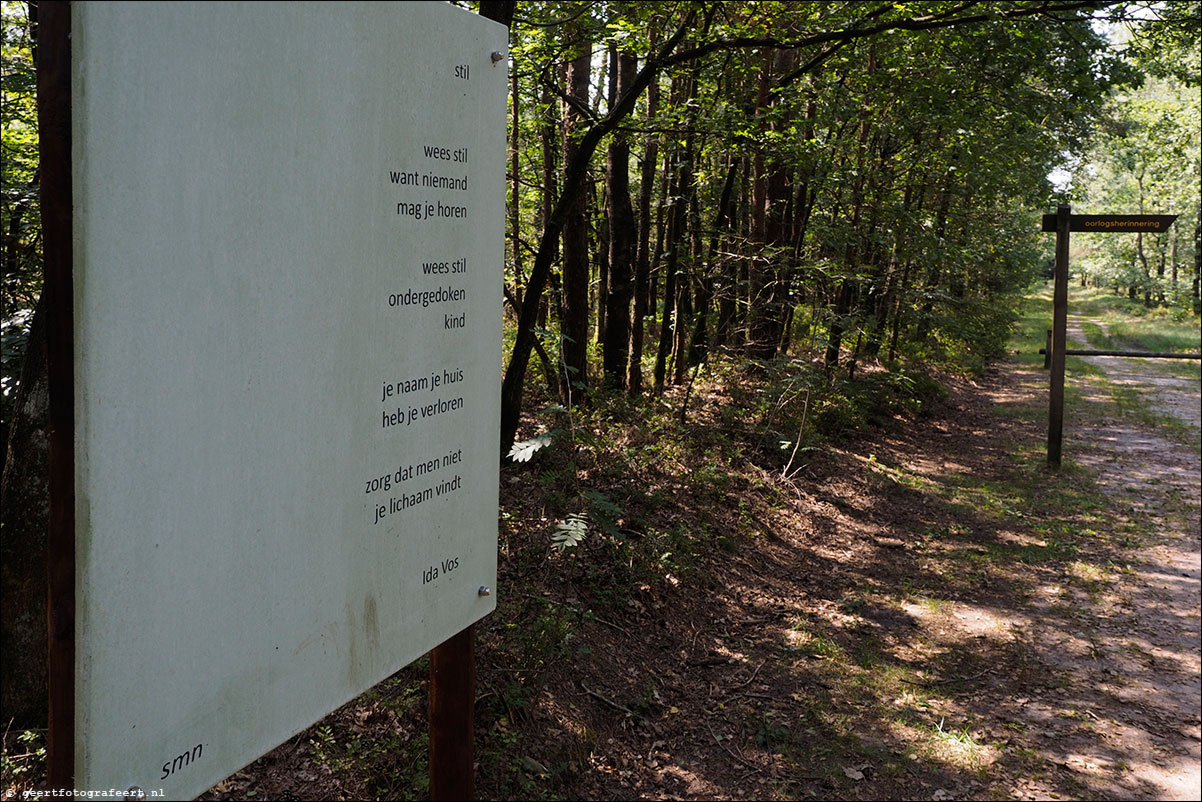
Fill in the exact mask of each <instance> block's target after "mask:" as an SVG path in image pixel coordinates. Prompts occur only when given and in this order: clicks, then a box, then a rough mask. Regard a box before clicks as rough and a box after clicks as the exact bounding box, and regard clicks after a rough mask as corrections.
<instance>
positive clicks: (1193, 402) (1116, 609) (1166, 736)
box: [1065, 317, 1202, 800]
mask: <svg viewBox="0 0 1202 802" xmlns="http://www.w3.org/2000/svg"><path fill="white" fill-rule="evenodd" d="M1081 322H1082V321H1080V320H1077V319H1074V318H1072V317H1070V319H1069V327H1068V336H1069V339H1070V341H1073V340H1075V341H1077V342H1079V343H1084V342H1085V337H1084V334H1083V332H1082V327H1081ZM1084 359H1086V360H1087V361H1089V362H1090V363H1091V364H1093V365H1094V366H1096V367H1097V369H1099V370H1100V371H1101V372H1102V373H1103V375H1104V376H1105V381H1104V382H1097V381H1089V380H1087V379H1083V378H1081V377H1072V376H1071V375H1070V376H1069V377H1068V379H1067V381H1068V382H1076V383H1078V386H1081V387H1083V388H1084V390H1083V393H1084V401H1085V403H1084V404H1082V405H1081V408H1080V409H1079V410H1078V411H1077V414H1074V413H1073V411H1072V410H1069V411H1068V412H1067V413H1066V431H1065V453H1066V455H1068V456H1069V457H1070V458H1071V459H1073V460H1075V461H1076V462H1078V463H1080V464H1083V465H1085V466H1088V467H1089V468H1091V469H1093V470H1095V471H1097V473H1098V476H1099V479H1098V481H1099V483H1100V484H1101V486H1102V487H1103V488H1105V489H1106V490H1107V492H1108V494H1110V495H1112V496H1115V497H1118V498H1120V499H1123V500H1124V503H1129V505H1130V509H1131V512H1132V514H1133V515H1141V516H1146V517H1147V518H1150V520H1151V521H1152V522H1153V524H1154V527H1153V528H1154V531H1155V536H1154V537H1153V538H1151V539H1150V542H1147V543H1145V544H1144V545H1145V547H1144V548H1142V549H1141V550H1140V552H1139V553H1140V560H1139V562H1137V563H1135V564H1133V565H1131V566H1130V567H1129V571H1128V573H1127V574H1126V575H1125V576H1124V577H1123V579H1122V581H1121V582H1119V583H1117V585H1116V586H1115V588H1114V592H1113V593H1112V594H1108V596H1109V597H1110V598H1107V599H1106V600H1104V601H1103V602H1102V604H1103V606H1104V612H1105V616H1104V617H1102V618H1098V617H1096V616H1095V622H1097V623H1096V624H1095V627H1096V628H1095V629H1094V632H1093V633H1092V634H1093V637H1092V638H1091V639H1090V640H1091V646H1090V648H1089V649H1087V650H1085V654H1080V653H1076V654H1074V653H1073V652H1072V650H1067V651H1066V655H1067V656H1066V662H1068V663H1070V664H1074V667H1075V669H1076V673H1077V674H1078V676H1079V677H1080V678H1081V679H1082V680H1083V681H1085V682H1087V683H1089V684H1090V685H1091V686H1092V687H1093V688H1094V689H1095V690H1097V691H1101V692H1102V693H1104V695H1105V696H1106V697H1109V698H1111V699H1113V700H1114V702H1115V703H1117V705H1121V707H1118V706H1116V707H1115V708H1112V709H1111V711H1110V712H1111V715H1105V716H1103V717H1102V718H1101V719H1100V720H1099V721H1098V722H1097V725H1098V729H1099V730H1101V733H1102V735H1103V737H1104V739H1105V740H1106V741H1107V742H1109V743H1111V744H1113V745H1114V746H1115V747H1116V749H1115V752H1116V754H1117V753H1122V754H1125V755H1127V756H1128V757H1126V758H1124V760H1125V762H1126V764H1127V766H1128V768H1129V771H1128V772H1127V773H1126V774H1125V776H1124V778H1123V781H1122V782H1121V783H1120V784H1119V786H1118V787H1117V788H1115V789H1114V791H1116V792H1125V793H1127V794H1129V795H1130V797H1131V798H1148V799H1189V800H1192V799H1198V798H1200V796H1202V769H1200V766H1202V750H1200V748H1199V742H1200V741H1202V723H1200V720H1199V710H1200V709H1202V679H1200V678H1202V665H1200V660H1199V642H1200V638H1202V630H1200V626H1199V621H1200V608H1202V550H1200V536H1199V529H1200V525H1199V506H1200V501H1202V500H1200V498H1199V496H1200V492H1199V488H1200V480H1199V476H1200V472H1202V464H1200V460H1199V454H1198V448H1197V445H1196V444H1197V442H1198V437H1199V436H1200V431H1202V426H1200V421H1202V402H1200V396H1199V387H1198V381H1197V380H1196V379H1185V378H1180V377H1175V376H1171V375H1167V374H1166V373H1164V372H1162V371H1160V370H1158V369H1157V368H1155V367H1154V366H1153V365H1151V364H1149V360H1141V359H1131V358H1114V357H1084ZM1107 383H1110V384H1114V385H1120V386H1123V387H1127V388H1131V389H1134V390H1135V391H1136V392H1137V393H1138V394H1139V395H1140V397H1142V398H1144V399H1146V400H1147V402H1148V404H1149V405H1150V406H1151V407H1152V408H1153V409H1154V410H1155V411H1156V412H1157V413H1159V414H1162V415H1171V416H1173V417H1175V418H1177V419H1179V420H1181V421H1183V422H1185V423H1186V424H1188V425H1189V427H1190V429H1189V430H1188V431H1189V432H1190V434H1189V436H1188V437H1187V438H1184V440H1185V443H1189V442H1191V439H1192V443H1193V444H1194V445H1192V447H1191V446H1190V445H1186V444H1185V443H1183V442H1182V439H1183V438H1181V437H1179V436H1178V437H1176V438H1170V437H1169V436H1168V435H1167V433H1164V432H1158V431H1155V430H1153V429H1151V428H1149V427H1148V426H1146V425H1141V424H1139V423H1136V422H1134V421H1132V420H1130V419H1129V418H1126V417H1109V416H1104V417H1100V418H1093V419H1090V418H1089V417H1088V416H1087V414H1086V410H1087V409H1088V408H1090V407H1093V403H1092V402H1099V404H1100V403H1102V402H1104V400H1105V399H1104V398H1103V397H1102V396H1104V395H1106V394H1107V393H1109V392H1110V390H1109V389H1108V388H1107V387H1106V384H1107ZM1095 408H1096V407H1095ZM1087 634H1088V633H1087ZM1091 757H1092V758H1094V759H1100V758H1101V757H1102V756H1090V755H1084V756H1082V759H1083V760H1084V761H1085V762H1087V763H1088V762H1089V761H1090V759H1091Z"/></svg>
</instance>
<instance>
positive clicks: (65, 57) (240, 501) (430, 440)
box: [38, 2, 508, 799]
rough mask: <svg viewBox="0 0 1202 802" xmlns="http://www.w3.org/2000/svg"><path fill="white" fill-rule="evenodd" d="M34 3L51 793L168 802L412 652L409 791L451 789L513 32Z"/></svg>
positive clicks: (361, 15) (463, 738)
mask: <svg viewBox="0 0 1202 802" xmlns="http://www.w3.org/2000/svg"><path fill="white" fill-rule="evenodd" d="M39 11H40V15H41V18H40V30H39V41H38V45H39V46H38V51H39V52H38V62H39V63H38V84H39V85H38V100H39V119H40V126H41V158H42V177H43V178H42V190H43V214H44V230H45V260H46V294H47V299H48V303H49V304H50V307H51V310H50V314H51V319H50V326H49V330H50V331H51V339H50V341H49V343H48V348H49V362H50V367H49V369H50V409H51V412H50V415H51V436H50V437H51V454H50V460H51V468H50V470H51V476H50V489H51V515H50V517H51V531H50V540H49V543H50V551H51V554H50V558H49V559H50V575H49V580H50V592H51V598H50V645H51V653H50V667H49V669H50V690H51V698H50V731H49V736H48V742H49V755H48V761H47V769H48V775H49V777H48V779H49V782H50V784H51V786H52V787H53V788H56V789H75V792H76V793H77V794H85V795H87V796H88V797H89V798H97V799H103V798H128V797H130V796H133V797H137V796H139V794H143V795H145V796H146V797H148V798H156V797H162V798H168V799H188V798H192V797H195V796H197V795H198V794H200V793H202V792H204V791H205V790H206V789H207V788H209V787H211V786H212V785H214V784H215V783H217V782H218V781H220V780H222V779H223V778H225V777H227V776H229V775H230V774H232V773H233V772H235V771H237V770H238V769H240V768H242V767H243V766H245V765H246V764H248V763H250V762H251V761H253V760H255V759H256V758H258V757H259V756H260V755H262V754H264V753H265V752H267V751H268V750H270V749H271V748H273V747H275V746H276V745H278V744H279V743H281V742H283V741H285V740H286V739H288V738H289V737H292V736H293V735H294V734H296V733H298V732H300V731H302V730H303V729H305V728H306V727H308V726H309V725H311V724H312V723H313V722H314V721H316V720H318V719H320V718H321V717H322V716H324V715H326V714H327V713H329V712H330V711H332V710H334V709H336V708H337V707H339V706H340V705H342V704H344V703H345V702H347V701H349V700H350V699H352V698H354V697H355V696H357V695H358V694H360V693H362V692H363V691H364V690H366V689H368V688H370V687H371V686H373V685H374V684H376V683H378V682H380V681H381V680H383V679H385V678H386V677H388V676H389V675H391V674H393V673H394V672H396V671H397V670H398V669H400V668H402V667H403V666H405V665H407V664H408V663H410V662H412V661H413V660H415V659H417V658H418V657H420V656H421V655H423V654H425V653H427V652H430V651H431V650H433V651H434V657H433V659H432V668H431V676H432V685H433V686H434V687H433V688H432V693H431V697H432V698H431V739H430V740H431V751H432V761H431V763H432V778H431V793H432V795H434V796H435V797H438V796H443V797H447V798H465V797H467V796H470V793H471V752H472V750H471V734H472V717H471V710H472V702H473V701H474V692H473V690H472V686H471V679H472V676H473V672H474V665H473V664H472V662H471V660H472V627H473V625H474V623H475V622H476V621H479V620H480V619H481V618H482V617H483V616H485V615H487V614H489V613H490V612H491V611H492V610H493V609H494V608H495V606H496V596H495V594H494V592H493V588H495V585H496V531H497V530H496V524H497V498H498V471H499V464H500V459H499V454H498V445H497V444H498V440H497V431H498V426H499V420H500V405H499V396H498V392H497V388H498V387H499V386H500V364H501V354H500V351H499V348H500V341H501V336H500V332H501V302H502V281H503V275H502V274H503V264H504V230H503V226H504V219H505V183H504V175H505V172H504V171H505V138H506V122H505V120H506V110H505V100H506V88H507V70H506V59H505V51H506V48H507V40H508V31H507V29H506V28H505V26H503V25H500V24H497V23H495V22H493V21H490V20H487V19H484V18H482V17H480V16H478V15H476V14H473V13H470V12H468V11H466V10H463V9H459V8H455V7H454V6H451V5H450V4H446V3H372V2H347V3H337V4H334V3H330V4H322V3H304V4H295V5H285V6H279V5H276V4H273V3H266V2H245V3H188V2H170V3H168V2H141V3H69V4H68V3H44V4H42V5H41V6H40V8H39ZM465 755H466V761H465V759H464V756H465ZM435 764H437V765H438V766H439V767H440V769H439V771H440V772H442V773H441V774H433V766H434V765H435Z"/></svg>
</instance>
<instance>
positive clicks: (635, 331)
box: [626, 31, 659, 396]
mask: <svg viewBox="0 0 1202 802" xmlns="http://www.w3.org/2000/svg"><path fill="white" fill-rule="evenodd" d="M656 39H657V33H656V32H655V31H652V32H651V46H652V48H654V47H655V45H656ZM658 112H659V82H658V81H652V82H651V85H650V86H648V87H647V121H648V122H649V123H650V122H651V121H653V120H654V119H655V115H656V114H657V113H658ZM658 159H659V137H656V136H652V137H649V138H648V139H647V146H646V148H645V150H644V151H643V170H642V175H641V177H640V183H639V234H638V237H639V238H638V244H637V249H636V251H635V259H634V263H635V276H634V308H633V310H632V311H631V318H630V355H629V363H630V364H629V366H628V369H627V372H626V389H627V391H628V392H629V393H630V395H632V396H635V395H640V394H641V393H642V392H643V319H644V318H645V317H646V316H647V302H648V296H649V294H650V291H651V288H650V284H651V193H652V191H653V190H654V188H655V167H656V162H657V160H658Z"/></svg>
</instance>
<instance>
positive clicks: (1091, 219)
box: [1043, 203, 1177, 470]
mask: <svg viewBox="0 0 1202 802" xmlns="http://www.w3.org/2000/svg"><path fill="white" fill-rule="evenodd" d="M1176 219H1177V215H1175V214H1072V207H1071V206H1069V205H1068V204H1066V203H1062V204H1060V206H1058V207H1057V208H1056V214H1045V215H1044V216H1043V230H1044V231H1047V232H1051V231H1055V232H1056V265H1055V276H1056V279H1055V286H1054V289H1053V291H1052V331H1051V341H1050V342H1049V343H1048V347H1047V349H1046V350H1047V351H1048V352H1049V353H1048V355H1047V356H1046V357H1045V359H1044V365H1045V367H1051V370H1052V387H1051V392H1050V393H1049V406H1048V467H1049V468H1051V469H1052V470H1058V469H1059V468H1060V450H1061V442H1062V439H1063V432H1064V357H1065V356H1066V355H1067V350H1068V349H1067V345H1068V338H1067V336H1066V333H1065V329H1066V327H1067V320H1068V235H1069V232H1070V231H1087V232H1088V231H1093V232H1103V233H1123V232H1125V233H1133V232H1141V231H1146V232H1150V233H1155V234H1160V233H1164V232H1165V231H1168V228H1169V226H1171V225H1172V224H1173V221H1174V220H1176Z"/></svg>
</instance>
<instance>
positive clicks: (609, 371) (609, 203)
mask: <svg viewBox="0 0 1202 802" xmlns="http://www.w3.org/2000/svg"><path fill="white" fill-rule="evenodd" d="M636 67H637V63H636V61H635V58H634V56H632V55H630V54H629V53H620V54H618V55H617V70H616V73H617V80H616V83H615V92H614V96H615V97H617V96H620V95H621V94H622V93H623V92H625V91H626V90H627V88H628V87H629V86H630V84H631V82H632V81H633V80H634V74H635V68H636ZM605 206H606V212H607V214H608V216H609V299H608V302H607V303H606V315H605V331H604V337H603V338H602V345H601V363H602V367H603V370H604V372H605V383H606V385H607V386H609V387H612V388H615V389H617V388H621V387H622V386H623V384H624V383H625V381H626V376H627V373H628V371H627V361H628V357H629V355H630V344H631V326H630V300H631V296H632V294H633V292H634V287H633V285H632V284H631V272H632V271H631V266H632V262H633V261H634V258H635V249H636V247H637V246H636V231H635V221H634V207H633V206H632V205H631V202H630V143H629V142H628V141H627V139H626V135H625V134H623V133H617V134H615V135H614V138H613V140H611V142H610V146H609V155H608V158H607V159H606V163H605ZM640 344H641V341H640Z"/></svg>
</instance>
